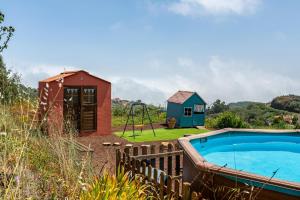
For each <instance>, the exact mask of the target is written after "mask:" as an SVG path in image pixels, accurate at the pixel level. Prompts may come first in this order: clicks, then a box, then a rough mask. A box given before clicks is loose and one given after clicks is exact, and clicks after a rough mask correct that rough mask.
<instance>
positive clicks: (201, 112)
mask: <svg viewBox="0 0 300 200" xmlns="http://www.w3.org/2000/svg"><path fill="white" fill-rule="evenodd" d="M196 106H203V111H200V112H196V111H195V107H196ZM193 113H194V114H203V113H205V105H204V104H194V110H193Z"/></svg>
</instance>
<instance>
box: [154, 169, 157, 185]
mask: <svg viewBox="0 0 300 200" xmlns="http://www.w3.org/2000/svg"><path fill="white" fill-rule="evenodd" d="M157 178H158V171H157V169H156V168H154V172H153V182H154V184H155V185H156V184H157Z"/></svg>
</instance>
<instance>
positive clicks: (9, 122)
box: [0, 80, 146, 200]
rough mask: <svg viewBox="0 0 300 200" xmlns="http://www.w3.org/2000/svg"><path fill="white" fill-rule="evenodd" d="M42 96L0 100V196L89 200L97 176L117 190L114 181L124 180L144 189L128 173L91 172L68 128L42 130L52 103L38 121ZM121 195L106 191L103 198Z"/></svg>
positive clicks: (141, 191) (128, 183)
mask: <svg viewBox="0 0 300 200" xmlns="http://www.w3.org/2000/svg"><path fill="white" fill-rule="evenodd" d="M60 81H61V80H60ZM58 84H60V85H61V83H60V82H58ZM48 89H49V88H46V90H48ZM45 94H47V92H45ZM45 94H44V96H43V97H40V98H36V99H34V98H31V97H29V96H27V97H26V95H24V94H23V93H22V92H20V97H18V98H16V100H15V101H14V102H13V103H10V104H5V103H0V199H5V200H6V199H9V200H11V199H22V200H23V199H80V197H81V198H83V197H84V196H85V197H84V199H93V198H89V196H88V194H89V192H92V191H93V190H90V189H89V188H90V187H91V185H93V184H94V185H95V184H96V183H95V180H98V182H97V183H98V184H100V185H103V184H104V185H105V183H107V182H114V183H117V184H116V187H120V189H122V188H121V184H119V183H118V182H119V181H123V180H126V184H127V185H128V186H130V188H132V190H133V193H135V192H138V193H143V191H144V189H143V187H139V186H138V185H136V183H135V182H134V181H133V180H130V179H128V177H127V175H126V174H123V178H120V177H118V178H117V179H116V177H113V176H111V175H108V174H106V175H104V176H103V177H97V178H96V177H95V176H94V174H99V172H97V173H94V171H93V169H92V167H91V162H90V156H89V155H88V154H80V153H79V152H78V151H77V149H76V148H75V146H74V145H72V142H73V141H74V140H75V137H74V132H75V131H74V129H72V128H71V127H69V128H68V130H66V129H62V128H61V127H55V123H54V124H52V127H51V130H52V133H55V134H51V136H49V135H47V133H45V132H43V131H42V127H43V123H44V122H45V121H46V118H47V112H49V110H50V109H51V107H52V105H47V107H48V110H46V115H45V118H44V119H42V120H41V121H38V119H37V118H38V111H39V109H38V108H39V107H42V108H43V106H45V102H48V101H47V98H48V97H47V95H45ZM41 99H42V100H41ZM10 102H12V101H10ZM66 141H67V142H66ZM88 186H89V187H88ZM137 186H138V187H137ZM107 189H108V188H107V187H103V188H101V189H100V190H99V192H100V193H103V192H107V191H106V190H107ZM93 194H95V191H93ZM108 194H110V193H108ZM123 194H124V193H120V194H119V193H117V194H114V195H108V196H107V199H115V197H118V196H120V195H123ZM119 199H122V198H119ZM141 199H146V198H141Z"/></svg>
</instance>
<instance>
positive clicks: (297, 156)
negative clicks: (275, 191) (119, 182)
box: [191, 132, 300, 183]
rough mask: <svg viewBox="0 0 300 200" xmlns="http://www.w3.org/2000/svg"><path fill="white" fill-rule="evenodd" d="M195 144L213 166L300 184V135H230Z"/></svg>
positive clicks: (228, 133) (196, 141)
mask: <svg viewBox="0 0 300 200" xmlns="http://www.w3.org/2000/svg"><path fill="white" fill-rule="evenodd" d="M191 144H192V145H193V147H194V148H195V149H196V150H197V151H198V152H199V153H200V154H201V156H202V157H204V159H205V160H207V161H208V162H210V163H214V164H216V165H219V166H225V165H226V167H227V168H232V169H235V170H241V171H245V172H250V173H253V174H258V175H262V176H266V177H271V176H272V175H273V173H274V172H275V171H277V172H276V173H275V176H274V178H277V179H281V180H285V181H290V182H296V183H300V133H282V134H278V133H274V134H270V133H268V134H266V133H254V132H253V133H249V132H226V133H222V134H219V135H214V136H209V137H207V138H206V139H195V140H192V141H191Z"/></svg>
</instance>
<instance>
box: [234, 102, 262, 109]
mask: <svg viewBox="0 0 300 200" xmlns="http://www.w3.org/2000/svg"><path fill="white" fill-rule="evenodd" d="M257 104H264V103H260V102H254V101H239V102H235V103H229V104H228V106H229V108H230V109H234V108H247V107H248V106H249V105H257Z"/></svg>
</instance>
